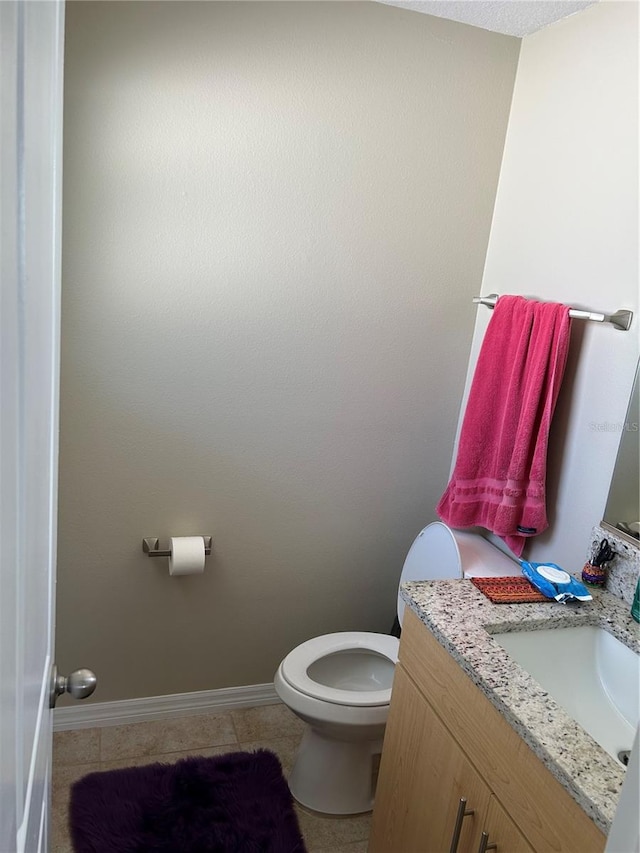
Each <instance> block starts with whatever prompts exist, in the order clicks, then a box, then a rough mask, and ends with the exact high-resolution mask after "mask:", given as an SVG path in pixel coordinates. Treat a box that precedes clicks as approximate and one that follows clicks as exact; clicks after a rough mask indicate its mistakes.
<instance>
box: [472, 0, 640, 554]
mask: <svg viewBox="0 0 640 853" xmlns="http://www.w3.org/2000/svg"><path fill="white" fill-rule="evenodd" d="M638 150H639V146H638V6H637V4H636V3H628V2H626V0H622V2H615V0H614V2H601V3H597V4H596V5H595V6H591V7H590V8H588V9H586V10H585V11H584V12H581V13H580V14H579V15H575V16H573V17H570V18H567V19H565V20H564V21H560V22H558V23H557V24H554V25H553V26H551V27H547V28H546V29H544V30H541V31H540V32H538V33H535V34H534V35H531V36H528V37H527V38H525V39H524V40H523V42H522V49H521V53H520V61H519V65H518V74H517V78H516V84H515V89H514V95H513V107H512V110H511V116H510V119H509V129H508V132H507V138H506V142H505V150H504V160H503V163H502V169H501V172H500V182H499V186H498V194H497V198H496V208H495V214H494V220H493V225H492V228H491V238H490V241H489V248H488V251H487V264H486V269H485V273H484V280H483V285H482V288H483V291H484V292H485V293H491V292H497V293H520V294H523V295H526V296H531V297H537V298H540V299H545V300H554V301H558V302H564V303H566V304H569V305H574V306H576V307H578V308H584V309H588V310H592V311H601V312H607V313H612V312H613V311H615V310H617V309H619V308H627V309H631V310H632V311H634V312H635V317H634V320H633V325H632V327H631V329H630V330H629V331H628V332H621V331H618V330H616V329H615V328H614V327H613V326H611V325H600V324H599V323H592V322H588V323H585V322H581V321H579V320H574V321H572V332H571V336H572V344H571V349H570V353H569V360H568V364H567V370H566V373H565V378H564V381H563V386H562V389H561V395H560V398H559V401H558V408H557V410H556V417H555V419H554V424H553V426H552V435H551V442H550V450H549V464H548V497H549V501H548V509H549V520H550V523H551V526H550V528H549V530H548V531H547V532H546V533H544V534H542V535H541V536H539V537H536V538H535V539H533V540H532V545H531V546H528V548H527V550H525V554H524V556H525V558H526V559H530V560H536V561H541V560H552V561H553V562H555V563H558V564H560V565H562V566H564V567H565V568H566V569H567V570H569V571H580V570H581V568H582V565H583V563H584V561H585V558H586V557H587V556H588V548H589V546H590V542H591V539H590V536H591V529H592V528H593V526H594V525H595V524H598V523H599V522H600V520H601V519H602V517H603V514H604V508H605V504H606V501H607V493H608V490H609V482H610V479H611V474H612V471H613V467H614V464H615V459H616V453H617V450H618V445H619V442H620V431H619V430H618V429H615V428H614V429H611V428H609V429H608V428H607V425H609V426H613V425H615V424H620V423H623V422H624V420H625V415H626V411H627V404H628V402H629V396H630V393H631V387H632V385H633V378H634V374H635V370H636V363H637V358H638V328H639V325H638V295H639V294H638ZM489 318H490V311H489V310H488V309H482V310H479V311H478V318H477V325H476V330H475V335H474V342H473V351H472V357H471V360H470V367H471V370H472V369H473V368H474V367H475V358H476V355H477V351H478V349H479V346H480V343H481V341H482V338H483V335H484V331H485V328H486V325H487V323H488V322H489ZM635 476H636V482H637V478H638V473H637V470H636V475H635Z"/></svg>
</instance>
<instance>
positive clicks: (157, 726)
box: [100, 713, 237, 761]
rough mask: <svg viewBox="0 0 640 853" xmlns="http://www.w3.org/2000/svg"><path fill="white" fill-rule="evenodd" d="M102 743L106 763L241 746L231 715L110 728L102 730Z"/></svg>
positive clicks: (214, 715) (184, 718)
mask: <svg viewBox="0 0 640 853" xmlns="http://www.w3.org/2000/svg"><path fill="white" fill-rule="evenodd" d="M100 740H101V744H100V759H101V760H102V761H116V760H118V759H121V758H135V757H138V756H143V755H147V756H148V755H164V754H165V753H168V752H184V751H186V750H193V749H207V748H209V747H213V746H222V745H223V744H237V739H236V735H235V730H234V728H233V723H232V722H231V716H230V715H229V714H228V713H224V714H202V715H197V716H192V717H178V718H171V719H167V720H158V721H153V722H149V723H132V724H131V725H128V726H108V727H106V728H104V729H102V732H101V738H100Z"/></svg>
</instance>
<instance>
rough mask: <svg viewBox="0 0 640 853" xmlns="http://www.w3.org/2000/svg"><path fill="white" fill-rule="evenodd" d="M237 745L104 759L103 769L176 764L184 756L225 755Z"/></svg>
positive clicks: (101, 765)
mask: <svg viewBox="0 0 640 853" xmlns="http://www.w3.org/2000/svg"><path fill="white" fill-rule="evenodd" d="M237 749H238V747H237V746H235V745H233V746H229V744H225V745H224V746H210V747H205V748H203V749H187V750H184V751H183V752H163V753H162V754H161V755H136V756H132V757H131V758H118V759H114V760H113V761H103V762H101V764H100V769H101V770H122V768H123V767H144V766H145V764H155V763H160V764H175V763H176V761H180V760H181V759H183V758H196V757H197V758H211V757H212V756H214V755H224V754H226V753H228V752H235V751H236V750H237Z"/></svg>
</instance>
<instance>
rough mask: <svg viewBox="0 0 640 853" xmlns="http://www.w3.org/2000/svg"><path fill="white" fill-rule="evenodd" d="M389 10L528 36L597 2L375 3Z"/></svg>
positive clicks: (418, 0) (464, 0)
mask: <svg viewBox="0 0 640 853" xmlns="http://www.w3.org/2000/svg"><path fill="white" fill-rule="evenodd" d="M378 2H380V3H386V4H387V5H389V6H401V7H402V8H403V9H412V10H413V11H415V12H423V13H424V14H425V15H436V16H437V17H439V18H448V19H449V20H450V21H459V22H461V23H463V24H471V25H472V26H474V27H481V28H482V29H484V30H492V31H493V32H494V33H504V34H505V35H509V36H519V37H522V36H527V35H530V34H531V33H535V32H536V31H537V30H541V29H542V28H543V27H546V26H547V25H548V24H553V23H554V22H555V21H559V20H561V19H562V18H567V17H569V15H575V13H576V12H581V11H582V10H583V9H586V8H587V6H593V4H594V3H597V2H598V0H584V1H583V2H578V0H575V2H574V0H378Z"/></svg>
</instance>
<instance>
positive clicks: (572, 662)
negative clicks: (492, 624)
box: [492, 626, 640, 763]
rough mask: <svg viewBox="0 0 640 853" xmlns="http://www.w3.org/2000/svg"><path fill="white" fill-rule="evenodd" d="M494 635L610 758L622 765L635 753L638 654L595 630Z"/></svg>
mask: <svg viewBox="0 0 640 853" xmlns="http://www.w3.org/2000/svg"><path fill="white" fill-rule="evenodd" d="M492 636H493V639H494V640H495V641H496V642H497V643H498V644H499V645H500V646H502V648H503V649H505V651H507V652H508V653H509V655H510V656H511V657H512V658H513V659H514V660H515V661H516V662H517V663H518V664H519V665H520V666H521V667H522V668H523V669H524V670H525V671H526V672H528V673H529V675H531V676H533V678H535V680H536V681H537V682H538V683H539V684H540V686H541V687H542V688H543V689H544V690H546V691H547V692H548V693H549V694H550V696H551V697H552V698H553V699H555V701H556V702H557V703H558V705H561V706H562V707H563V708H564V710H565V711H566V712H567V713H568V714H569V716H571V717H573V719H574V720H575V721H576V722H577V723H578V724H579V725H580V726H582V728H583V729H585V730H586V731H587V732H588V733H589V734H590V735H591V737H592V738H593V739H594V740H595V741H596V742H597V743H599V744H600V746H601V747H602V748H603V749H605V750H606V751H607V752H608V753H609V755H612V756H613V757H614V758H615V759H616V760H618V761H620V758H619V753H621V752H622V751H624V750H630V749H631V746H632V744H633V738H634V735H635V731H636V726H637V725H638V717H639V716H640V657H639V656H638V655H637V654H635V652H633V651H632V650H631V649H629V648H627V646H625V645H624V644H623V643H621V642H620V641H619V640H616V638H615V637H613V636H612V635H611V634H609V633H608V632H607V631H604V630H603V629H602V628H596V627H593V626H584V627H580V628H553V629H545V630H541V631H513V632H510V633H501V634H493V635H492ZM621 763H622V762H621Z"/></svg>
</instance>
